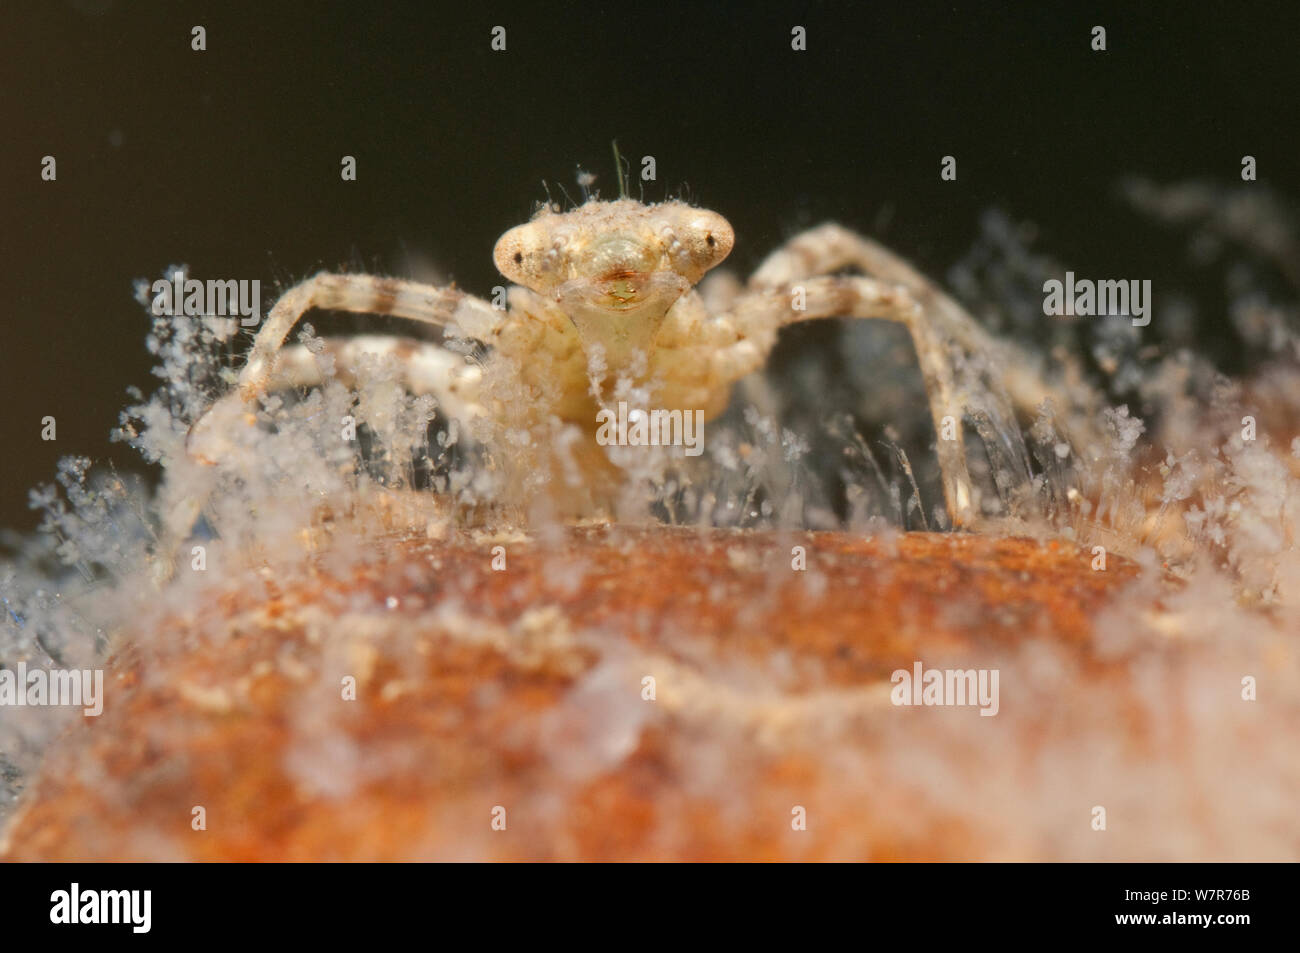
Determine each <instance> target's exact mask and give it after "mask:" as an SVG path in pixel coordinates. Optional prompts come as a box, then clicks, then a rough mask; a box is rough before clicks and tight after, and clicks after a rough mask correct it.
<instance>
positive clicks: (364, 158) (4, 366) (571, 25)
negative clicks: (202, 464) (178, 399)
mask: <svg viewBox="0 0 1300 953" xmlns="http://www.w3.org/2000/svg"><path fill="white" fill-rule="evenodd" d="M993 6H994V5H993V4H984V3H963V4H960V5H930V6H926V5H918V4H913V3H906V4H903V3H900V4H891V5H884V4H877V3H865V2H859V3H848V4H835V5H831V4H819V3H791V4H763V5H750V4H746V5H740V4H736V5H721V4H703V3H699V4H691V5H677V4H668V3H659V2H655V3H635V4H632V3H628V4H622V5H604V6H590V7H578V6H571V5H558V4H543V3H533V4H528V5H521V6H519V7H517V8H511V7H506V6H503V5H500V4H488V3H458V4H437V3H432V4H418V5H403V4H382V5H381V4H362V3H353V4H347V5H318V4H312V5H304V4H281V3H276V4H271V3H257V4H250V5H247V6H241V5H231V4H224V3H222V4H217V3H196V4H179V3H166V4H163V3H125V2H120V0H119V2H109V0H80V2H73V3H69V2H66V0H65V2H57V3H56V2H52V0H51V2H46V3H30V4H25V3H15V4H6V6H5V8H4V11H3V28H2V30H0V105H2V106H3V112H2V113H0V115H2V116H3V118H4V120H5V122H4V141H3V143H2V144H0V161H2V162H3V168H0V175H2V178H0V210H2V211H3V223H4V229H3V237H0V243H2V244H0V253H2V254H3V259H2V260H3V266H2V267H0V322H2V327H3V331H2V333H0V401H2V403H0V407H3V410H2V411H0V526H9V527H16V528H29V527H31V526H32V525H34V523H35V515H34V514H32V513H30V512H29V511H28V510H27V489H28V488H29V487H31V486H32V485H34V484H36V483H39V482H46V481H49V480H51V479H52V477H53V475H54V469H55V463H56V461H57V459H58V458H59V457H60V456H62V455H64V454H69V453H78V454H86V455H89V456H92V457H94V458H95V459H96V460H100V461H106V460H114V461H116V462H117V463H118V465H119V466H125V467H126V468H128V469H135V470H141V469H143V468H144V464H143V462H142V461H140V460H139V458H138V457H137V456H136V454H135V452H134V451H132V450H130V449H129V448H126V447H124V446H123V445H120V444H110V443H109V441H108V433H109V430H110V429H111V428H112V427H113V426H115V424H116V422H117V414H118V411H119V410H120V408H121V407H122V406H124V405H125V404H126V403H127V398H126V396H125V393H124V390H125V388H126V387H127V386H128V385H136V386H139V387H142V388H144V389H146V390H149V389H151V388H152V386H153V383H152V379H151V377H150V375H149V369H150V367H151V366H152V364H153V363H154V362H153V359H152V358H151V356H150V355H149V354H148V353H147V352H146V351H145V349H144V344H143V340H144V335H145V332H146V330H147V328H148V319H147V317H146V315H145V313H144V311H143V309H142V308H141V306H140V305H139V304H137V303H136V302H135V301H134V300H133V297H132V284H133V281H134V280H135V279H137V278H149V279H150V280H152V279H153V278H156V277H157V276H158V275H159V274H160V273H161V271H162V269H163V268H164V267H165V266H167V265H169V264H173V263H187V264H189V265H190V266H191V267H192V269H193V271H194V274H195V275H196V276H197V277H233V278H260V279H262V282H263V302H262V305H263V310H264V311H265V310H266V309H267V308H269V306H270V304H271V299H273V298H274V295H275V292H276V290H277V289H278V288H280V287H282V286H283V285H284V284H287V283H289V282H292V281H294V280H297V279H299V278H301V277H303V276H305V275H307V274H310V273H311V272H313V271H315V270H317V269H319V268H321V267H331V268H338V267H344V268H353V269H367V270H376V271H382V272H386V273H395V274H410V273H412V272H414V271H419V270H420V269H421V268H422V267H426V266H425V265H423V264H422V263H428V262H432V263H434V264H436V265H437V267H438V268H439V269H440V270H441V271H442V273H443V274H444V275H445V276H446V277H447V278H454V279H455V280H456V281H457V282H458V283H459V284H460V285H462V286H463V287H466V288H467V289H469V290H472V291H476V292H479V293H486V292H487V291H488V289H489V288H490V287H491V286H492V285H494V284H497V283H498V282H499V280H500V279H499V278H498V276H497V275H496V273H495V270H494V269H493V267H492V264H491V257H490V254H491V249H492V245H493V243H494V241H495V239H496V237H497V236H498V235H499V234H500V233H501V232H502V231H503V230H504V229H505V228H507V227H508V226H510V225H513V224H516V223H518V222H520V221H523V220H525V219H526V218H527V216H528V215H529V214H530V212H531V210H532V208H533V203H534V202H536V201H538V200H540V199H544V198H545V197H546V192H545V191H544V189H543V186H542V181H543V180H546V181H547V182H549V183H551V191H552V194H553V195H554V197H555V198H557V199H560V198H561V193H560V192H559V189H558V188H557V186H558V185H563V186H564V187H565V188H566V189H567V190H568V192H569V194H570V195H572V196H574V197H575V198H577V197H578V196H579V192H578V190H577V189H576V187H575V185H574V171H575V168H576V166H578V165H581V166H583V167H584V168H586V169H589V170H591V171H593V172H595V173H596V174H597V175H598V176H599V180H598V183H597V185H598V186H599V187H602V188H603V192H604V194H605V196H606V197H609V196H610V194H611V193H612V192H614V191H616V187H615V184H614V183H615V179H614V176H613V163H612V159H611V158H610V140H611V139H613V138H617V139H618V141H619V143H620V145H621V147H622V149H623V151H624V153H625V154H626V155H627V156H629V157H630V158H631V159H632V160H633V169H634V171H635V170H639V168H640V164H639V158H640V156H642V155H645V154H651V155H654V156H655V157H656V159H657V164H658V181H657V182H656V183H650V184H648V185H647V189H646V198H647V200H651V199H654V200H657V199H662V198H664V197H666V196H675V195H681V196H683V197H686V198H688V199H690V200H692V201H694V202H696V203H698V204H703V205H707V206H709V207H711V208H713V209H715V210H717V211H719V212H722V213H723V214H725V215H726V216H727V217H728V218H729V219H730V220H731V222H732V224H733V225H734V226H735V227H736V232H737V236H738V241H737V247H736V250H735V252H733V254H732V258H731V262H730V264H732V265H733V266H735V267H736V268H738V269H739V270H740V271H741V272H742V273H747V272H748V271H749V270H750V269H752V267H753V266H754V265H755V264H756V263H757V262H758V261H759V260H760V259H761V258H762V256H763V255H764V254H766V253H767V252H768V251H770V250H771V249H772V247H773V246H774V245H776V244H777V243H778V242H779V241H780V240H781V239H782V238H783V237H785V236H786V235H788V234H790V233H792V232H794V231H797V230H798V229H799V228H801V227H804V226H807V225H810V224H814V223H816V222H817V221H819V220H822V219H828V218H834V219H838V220H840V221H843V222H845V223H846V224H849V225H851V226H854V227H857V228H859V229H862V230H864V231H867V232H869V233H874V234H876V235H879V236H881V237H883V238H884V239H885V240H886V242H887V243H888V244H890V245H891V246H892V247H894V248H896V249H897V250H898V251H900V252H902V253H903V254H905V255H906V256H908V257H910V258H912V259H913V260H914V261H915V262H917V264H919V265H920V266H921V267H922V268H923V269H924V270H926V271H927V272H929V273H931V274H934V275H938V276H942V275H943V273H944V271H945V269H947V268H948V267H949V266H950V265H951V264H952V263H953V262H954V261H955V260H956V259H957V258H959V257H960V256H961V254H962V253H963V252H964V251H965V250H966V249H967V248H968V247H969V246H970V244H971V243H972V241H973V240H974V238H975V235H976V232H977V227H978V221H979V216H980V213H981V212H982V211H983V210H985V209H987V208H989V207H993V206H998V207H1001V208H1004V209H1006V210H1007V211H1008V212H1009V213H1011V214H1012V215H1013V216H1016V217H1019V218H1027V219H1032V220H1034V221H1036V222H1037V223H1039V225H1040V226H1041V227H1042V235H1043V242H1044V244H1045V245H1046V246H1047V247H1049V248H1050V249H1051V250H1052V251H1053V253H1055V254H1058V255H1059V256H1060V257H1061V258H1062V259H1063V260H1068V261H1071V262H1073V263H1079V264H1081V265H1082V266H1084V267H1088V268H1091V269H1094V270H1095V271H1096V273H1098V274H1102V275H1117V276H1121V275H1122V276H1128V275H1133V274H1146V273H1147V272H1144V271H1143V269H1142V264H1141V263H1142V261H1143V258H1144V256H1149V255H1152V254H1155V253H1156V250H1153V249H1152V248H1151V247H1150V245H1149V242H1148V240H1146V239H1144V238H1143V237H1142V236H1141V235H1140V234H1139V233H1137V232H1136V231H1135V230H1134V229H1133V228H1132V227H1131V224H1130V218H1129V217H1127V213H1126V212H1125V210H1124V209H1123V208H1122V206H1121V205H1120V204H1119V203H1118V202H1117V201H1116V194H1115V193H1116V183H1117V181H1118V180H1119V178H1120V177H1121V176H1123V175H1125V174H1128V173H1141V174H1145V175H1147V176H1150V177H1151V178H1153V179H1156V180H1159V181H1174V180H1181V179H1186V178H1192V177H1204V178H1212V179H1216V180H1219V181H1222V182H1224V183H1225V184H1231V183H1232V182H1234V181H1237V182H1239V170H1240V160H1241V157H1242V156H1243V155H1245V154H1252V155H1255V156H1256V157H1257V159H1258V161H1259V177H1260V183H1261V184H1267V185H1269V186H1271V187H1272V188H1273V189H1275V190H1276V191H1278V192H1279V193H1281V194H1283V195H1284V196H1288V197H1290V198H1294V197H1295V195H1296V189H1297V187H1296V183H1297V181H1298V180H1297V173H1300V150H1298V149H1297V145H1298V143H1297V136H1296V127H1297V119H1298V118H1300V116H1298V115H1297V112H1298V109H1297V80H1298V79H1300V69H1298V68H1297V60H1298V59H1300V56H1298V54H1297V50H1298V47H1297V30H1296V27H1297V25H1298V24H1300V18H1298V17H1297V15H1296V14H1295V13H1294V12H1292V8H1293V7H1294V4H1291V3H1284V2H1279V3H1271V4H1254V5H1250V4H1231V5H1228V4H1208V3H1203V4H1196V3H1170V4H1158V3H1141V4H1125V5H1122V6H1117V7H1113V8H1112V7H1101V6H1098V5H1094V4H1082V3H1081V4H1074V3H1070V4H1056V5H1053V4H1043V3H1025V4H1009V5H1003V4H998V5H996V6H997V7H998V9H991V7H993ZM196 24H201V25H203V26H204V27H206V29H207V51H206V52H201V53H200V52H194V51H192V50H191V49H190V29H191V27H192V26H194V25H196ZM497 24H500V25H503V26H505V27H506V28H507V40H508V49H507V51H506V52H505V53H494V52H492V51H491V50H490V49H489V39H490V31H491V28H492V27H493V26H494V25H497ZM794 24H801V25H804V26H806V27H807V30H808V50H807V51H806V52H801V53H796V52H792V51H791V49H790V29H791V27H792V26H793V25H794ZM1094 24H1100V25H1103V26H1105V27H1106V28H1107V34H1108V50H1107V52H1105V53H1094V52H1092V50H1091V49H1090V45H1089V44H1090V31H1091V27H1092V26H1093V25H1094ZM47 154H49V155H54V156H55V157H56V158H57V161H58V180H57V181H56V182H52V183H51V182H43V181H41V179H40V161H41V157H42V156H44V155H47ZM345 154H350V155H354V156H356V157H357V162H358V180H357V181H356V182H343V181H341V179H340V176H339V168H340V167H339V160H340V158H341V156H343V155H345ZM948 154H950V155H954V156H956V157H957V161H958V179H957V181H956V182H942V181H941V180H940V178H939V163H940V159H941V157H942V156H944V155H948ZM633 194H634V195H635V194H636V192H635V190H634V192H633ZM317 324H318V327H319V326H320V322H317ZM1203 330H1204V333H1205V334H1206V335H1207V336H1208V338H1207V339H1209V340H1213V336H1214V334H1215V333H1216V332H1215V329H1214V328H1213V327H1206V328H1205V329H1203ZM46 415H53V416H54V417H56V418H57V421H58V440H57V442H54V443H45V442H42V441H41V440H40V420H41V418H42V417H43V416H46Z"/></svg>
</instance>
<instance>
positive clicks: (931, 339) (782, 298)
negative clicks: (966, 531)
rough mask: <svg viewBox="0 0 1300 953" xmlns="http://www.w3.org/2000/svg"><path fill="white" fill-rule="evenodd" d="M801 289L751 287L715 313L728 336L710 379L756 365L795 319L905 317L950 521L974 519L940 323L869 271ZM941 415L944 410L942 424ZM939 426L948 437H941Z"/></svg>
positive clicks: (732, 377) (957, 399) (958, 405)
mask: <svg viewBox="0 0 1300 953" xmlns="http://www.w3.org/2000/svg"><path fill="white" fill-rule="evenodd" d="M799 289H801V293H800V292H798V291H796V290H795V289H792V288H773V289H767V290H761V291H752V292H750V293H749V294H747V295H745V296H743V297H742V298H740V299H739V300H738V301H737V302H736V306H735V310H734V311H733V312H732V314H731V315H728V316H723V317H721V318H719V319H717V321H716V322H715V328H716V329H721V328H726V330H727V334H728V335H729V336H730V337H731V338H732V341H731V343H730V344H728V345H727V346H724V347H722V348H720V349H719V350H717V351H716V352H714V354H713V356H712V359H711V373H710V379H711V380H712V381H713V382H714V383H715V384H716V385H723V384H729V383H731V382H732V381H736V380H739V379H740V378H741V377H743V376H745V375H746V374H749V373H750V372H752V371H755V370H757V369H758V368H760V367H762V366H763V364H764V363H765V362H766V360H767V355H768V354H769V353H770V352H771V350H772V347H773V346H774V344H775V343H776V335H777V332H778V331H779V330H780V329H781V328H782V327H784V326H785V325H787V324H793V323H795V322H796V321H810V320H813V319H816V318H833V317H850V318H879V319H882V320H886V321H896V322H898V323H900V324H902V325H904V326H905V327H906V328H907V330H908V332H909V333H910V334H911V336H912V344H913V346H914V348H915V349H916V358H917V362H918V363H919V364H920V367H921V375H922V378H923V379H924V381H925V390H926V394H927V396H928V398H929V403H930V415H931V417H932V418H933V420H934V429H935V437H936V454H937V455H938V458H939V469H940V471H941V473H942V477H943V495H944V500H945V502H946V504H947V507H948V513H949V515H950V516H951V518H952V522H953V525H955V526H958V527H963V526H970V525H972V524H973V523H974V522H975V520H976V517H977V514H976V512H975V508H974V505H973V500H972V492H971V480H970V472H969V469H968V467H967V465H966V446H965V443H964V442H963V441H962V439H961V418H962V410H963V406H964V401H963V400H962V399H961V395H960V394H959V392H958V389H957V385H956V381H955V376H954V373H953V365H952V360H951V358H950V357H949V353H948V341H949V338H948V336H947V334H946V333H945V329H944V328H943V327H942V326H939V325H937V324H936V323H935V322H934V321H933V320H932V319H931V314H930V312H927V311H925V310H924V309H923V308H922V307H921V306H920V305H919V304H918V303H917V301H916V300H915V299H914V298H913V297H912V295H911V293H910V292H909V291H908V290H907V289H906V288H904V287H902V286H899V285H891V284H886V283H884V282H880V281H876V280H873V279H871V278H857V277H822V278H812V279H809V280H807V281H804V282H802V283H801V284H800V285H799ZM800 305H802V307H800ZM945 418H949V420H948V421H947V423H948V424H949V426H947V427H945ZM945 431H948V432H951V433H952V434H953V436H954V439H944V433H945Z"/></svg>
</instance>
